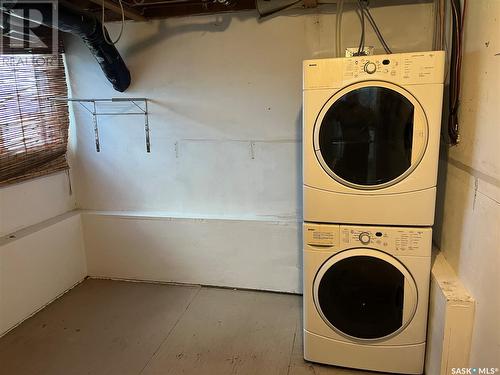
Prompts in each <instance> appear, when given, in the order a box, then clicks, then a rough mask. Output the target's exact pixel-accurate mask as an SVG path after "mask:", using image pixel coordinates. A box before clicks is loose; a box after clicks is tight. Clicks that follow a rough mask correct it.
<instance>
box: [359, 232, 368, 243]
mask: <svg viewBox="0 0 500 375" xmlns="http://www.w3.org/2000/svg"><path fill="white" fill-rule="evenodd" d="M359 241H360V242H361V243H362V244H363V245H367V244H369V243H370V233H368V232H361V233H360V234H359Z"/></svg>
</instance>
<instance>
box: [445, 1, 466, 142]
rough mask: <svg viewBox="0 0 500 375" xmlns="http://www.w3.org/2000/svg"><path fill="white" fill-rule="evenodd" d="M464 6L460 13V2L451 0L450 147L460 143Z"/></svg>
mask: <svg viewBox="0 0 500 375" xmlns="http://www.w3.org/2000/svg"><path fill="white" fill-rule="evenodd" d="M466 6H467V1H466V0H464V9H463V12H462V10H461V7H460V0H451V13H452V21H453V22H452V25H453V29H452V44H451V58H450V85H449V101H450V103H449V112H450V113H449V115H448V116H449V117H448V135H449V137H450V142H451V144H452V145H456V144H457V143H458V142H459V141H460V135H459V126H458V108H459V105H460V71H461V68H462V44H463V40H462V39H463V28H464V18H465V17H464V16H465V9H466V8H465V7H466Z"/></svg>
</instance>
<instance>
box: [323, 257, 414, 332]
mask: <svg viewBox="0 0 500 375" xmlns="http://www.w3.org/2000/svg"><path fill="white" fill-rule="evenodd" d="M334 258H335V257H334ZM330 259H332V258H330ZM391 259H393V260H394V261H395V262H397V261H396V260H395V259H394V258H391ZM393 263H394V262H388V261H387V260H385V259H380V258H378V257H374V256H367V255H355V256H348V257H344V258H343V259H340V260H335V259H334V261H331V260H330V261H329V262H327V263H326V264H325V265H324V266H323V267H322V270H321V271H320V272H319V273H318V276H317V280H316V281H315V285H314V288H315V303H316V307H317V308H318V310H319V311H320V314H321V316H322V317H323V319H324V320H325V321H326V322H327V323H328V324H329V325H330V326H331V327H333V328H334V329H335V330H337V331H339V332H340V333H342V334H344V335H347V336H351V337H353V338H356V339H380V338H383V337H386V336H389V335H391V334H394V333H395V332H397V331H399V330H401V329H402V328H404V327H405V326H406V324H407V323H408V321H409V318H410V319H411V317H409V316H408V313H407V311H408V302H410V301H406V302H407V303H406V305H407V306H405V293H406V294H407V297H408V299H412V298H410V296H413V294H414V293H415V291H414V290H406V289H407V288H408V289H413V288H412V287H410V284H409V283H408V282H407V281H406V279H407V278H409V277H410V276H409V274H408V273H407V271H406V269H404V267H403V266H395V265H394V264H393ZM400 267H401V268H400ZM403 269H404V270H403ZM408 292H410V293H408ZM413 297H414V296H413ZM412 302H413V303H414V302H415V301H412ZM415 306H416V304H415V305H413V306H412V307H411V309H413V313H414V307H415ZM413 313H412V314H413Z"/></svg>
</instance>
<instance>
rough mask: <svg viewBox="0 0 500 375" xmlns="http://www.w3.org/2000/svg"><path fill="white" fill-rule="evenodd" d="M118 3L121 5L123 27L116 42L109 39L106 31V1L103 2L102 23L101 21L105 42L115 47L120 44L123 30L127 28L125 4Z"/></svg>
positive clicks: (120, 1)
mask: <svg viewBox="0 0 500 375" xmlns="http://www.w3.org/2000/svg"><path fill="white" fill-rule="evenodd" d="M118 2H119V3H120V9H121V12H122V26H121V29H120V34H118V37H117V38H116V40H114V41H113V40H111V39H109V35H108V33H107V31H106V28H105V27H104V0H102V21H101V27H102V34H103V35H104V40H105V41H106V43H108V44H109V45H112V46H114V45H115V44H116V43H118V42H119V41H120V39H121V37H122V35H123V29H124V28H125V12H124V11H123V3H122V0H118Z"/></svg>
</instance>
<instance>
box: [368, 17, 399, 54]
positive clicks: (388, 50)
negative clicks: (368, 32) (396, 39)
mask: <svg viewBox="0 0 500 375" xmlns="http://www.w3.org/2000/svg"><path fill="white" fill-rule="evenodd" d="M363 9H364V11H365V15H366V18H368V22H370V25H371V26H372V29H373V31H375V34H376V35H377V38H378V40H379V41H380V43H381V44H382V47H383V48H384V51H385V52H386V53H389V54H390V53H392V51H391V49H390V48H389V46H388V45H387V43H386V42H385V39H384V37H383V36H382V33H381V32H380V30H379V28H378V26H377V23H376V22H375V20H374V19H373V16H372V14H371V13H370V9H369V8H368V7H363Z"/></svg>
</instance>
